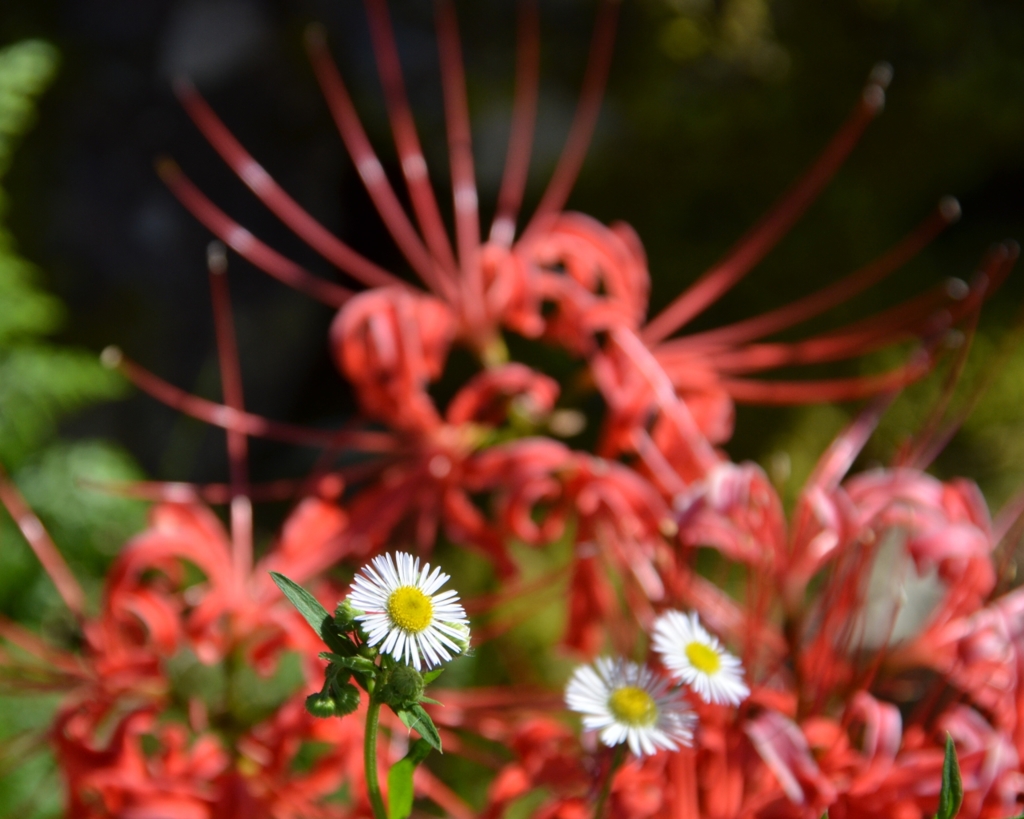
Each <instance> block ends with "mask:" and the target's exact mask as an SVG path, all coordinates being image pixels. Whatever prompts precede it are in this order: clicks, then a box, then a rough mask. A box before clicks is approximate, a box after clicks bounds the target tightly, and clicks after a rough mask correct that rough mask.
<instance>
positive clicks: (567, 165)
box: [523, 0, 619, 235]
mask: <svg viewBox="0 0 1024 819" xmlns="http://www.w3.org/2000/svg"><path fill="white" fill-rule="evenodd" d="M618 17H619V3H618V2H617V0H605V2H604V3H603V4H602V5H601V9H600V11H599V12H598V17H597V21H596V22H595V24H594V34H593V37H592V39H591V41H590V56H589V57H588V59H587V67H586V70H585V73H584V76H583V88H582V90H581V91H580V101H579V104H578V105H577V106H576V114H575V116H574V117H573V121H572V125H571V126H570V128H569V136H568V137H567V138H566V140H565V147H564V148H563V149H562V155H561V156H560V157H559V158H558V164H557V165H556V166H555V172H554V173H553V174H552V175H551V181H550V182H549V183H548V187H547V189H546V190H545V191H544V195H543V196H542V197H541V200H540V204H539V205H538V206H537V210H536V212H535V213H534V214H533V218H532V219H530V223H529V224H528V225H527V227H526V230H524V231H523V233H524V235H525V234H526V233H529V232H530V231H531V230H533V229H534V228H535V227H536V226H537V225H538V224H540V223H542V222H543V221H544V220H545V219H547V218H548V217H549V216H551V215H552V214H555V213H557V212H558V211H560V210H562V208H563V207H565V203H566V201H567V200H568V198H569V193H570V192H571V191H572V186H573V185H575V184H576V177H577V176H579V172H580V168H581V167H583V158H584V157H585V156H586V153H587V148H589V147H590V140H591V137H593V135H594V126H596V125H597V116H598V114H599V113H600V112H601V98H602V97H603V96H604V87H605V83H606V82H607V80H608V69H609V68H610V67H611V63H612V51H613V50H614V45H615V25H616V22H617V21H618Z"/></svg>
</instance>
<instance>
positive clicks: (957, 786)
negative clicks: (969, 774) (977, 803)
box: [935, 734, 964, 819]
mask: <svg viewBox="0 0 1024 819" xmlns="http://www.w3.org/2000/svg"><path fill="white" fill-rule="evenodd" d="M963 801H964V785H963V782H962V781H961V780H960V763H959V762H957V758H956V748H954V747H953V738H952V737H951V736H950V735H949V734H946V758H945V759H944V760H943V762H942V787H941V788H940V789H939V810H938V812H937V813H936V814H935V819H953V817H954V816H956V815H957V814H958V813H959V812H960V803H961V802H963Z"/></svg>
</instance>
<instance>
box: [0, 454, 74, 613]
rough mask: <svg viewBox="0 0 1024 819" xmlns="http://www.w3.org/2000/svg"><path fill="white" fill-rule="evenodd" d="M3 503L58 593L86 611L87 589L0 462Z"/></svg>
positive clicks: (0, 489)
mask: <svg viewBox="0 0 1024 819" xmlns="http://www.w3.org/2000/svg"><path fill="white" fill-rule="evenodd" d="M0 503H3V505H4V506H5V507H6V508H7V511H8V512H9V513H10V515H11V517H12V518H13V519H14V522H15V524H17V526H18V528H19V529H20V530H21V534H22V535H23V536H24V538H25V540H27V541H28V545H29V546H30V547H31V548H32V551H33V552H35V555H36V558H38V560H39V562H40V563H41V564H42V566H43V570H44V571H45V572H46V573H47V574H48V575H49V576H50V580H52V581H53V585H54V586H56V587H57V593H58V594H59V595H60V597H61V600H63V601H64V605H66V606H67V607H68V609H69V610H70V611H71V613H72V614H74V615H76V616H78V617H81V616H82V614H83V613H84V611H85V593H84V592H83V591H82V587H81V586H80V585H79V584H78V580H76V579H75V576H74V575H73V574H72V573H71V569H70V568H68V564H67V563H66V562H65V560H64V556H63V555H61V553H60V550H58V549H57V546H56V544H54V542H53V541H52V540H51V539H50V535H49V534H48V533H47V531H46V528H45V527H44V526H43V524H42V522H41V521H40V520H39V518H37V517H36V515H35V513H34V512H33V511H32V510H31V509H30V508H29V505H28V504H27V503H25V499H24V498H23V497H22V496H21V493H20V492H19V491H18V489H17V487H16V486H15V485H14V482H13V481H12V480H11V479H10V478H8V477H7V472H6V471H5V470H4V468H3V466H0Z"/></svg>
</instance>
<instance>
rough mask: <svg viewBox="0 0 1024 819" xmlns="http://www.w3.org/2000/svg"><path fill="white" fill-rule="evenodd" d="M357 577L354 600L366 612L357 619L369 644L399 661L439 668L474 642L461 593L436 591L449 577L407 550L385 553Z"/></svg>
mask: <svg viewBox="0 0 1024 819" xmlns="http://www.w3.org/2000/svg"><path fill="white" fill-rule="evenodd" d="M371 563H372V565H369V566H364V567H363V568H362V570H361V571H360V573H359V574H357V575H356V576H355V579H354V580H353V581H352V591H351V593H350V594H349V596H348V601H349V603H350V604H351V605H352V607H353V608H355V609H358V610H360V611H361V612H363V613H362V614H359V615H358V616H357V617H356V620H358V621H359V622H360V623H362V625H363V628H364V629H365V630H366V633H367V644H368V645H371V646H375V645H377V644H380V651H381V653H383V654H389V655H391V656H392V657H394V658H395V659H396V660H398V661H399V662H402V663H405V664H406V665H411V666H412V667H413V668H415V669H416V670H417V671H418V670H420V668H421V667H424V666H425V667H426V668H433V667H434V666H437V665H441V663H443V662H447V661H448V660H451V658H452V655H454V654H461V653H462V652H463V651H465V649H466V646H467V644H468V642H469V624H468V621H467V620H466V611H465V609H463V608H462V604H461V603H459V595H458V592H455V591H451V590H449V591H446V592H441V593H440V594H434V592H436V591H437V590H438V589H439V588H440V587H441V586H443V585H444V584H445V583H446V582H447V581H448V578H449V575H446V574H445V573H444V572H442V571H441V569H440V568H436V569H434V571H433V573H431V571H430V564H429V563H428V564H426V565H425V566H424V567H423V569H422V570H421V569H420V560H419V558H418V557H413V556H412V555H410V554H406V553H405V552H396V553H395V556H394V558H392V556H391V555H380V556H379V557H375V558H374V559H373V560H372V561H371Z"/></svg>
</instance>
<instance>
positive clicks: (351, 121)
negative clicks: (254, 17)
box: [306, 27, 451, 298]
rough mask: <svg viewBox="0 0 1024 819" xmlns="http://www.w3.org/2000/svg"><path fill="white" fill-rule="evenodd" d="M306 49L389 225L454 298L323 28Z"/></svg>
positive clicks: (432, 282)
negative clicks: (355, 102)
mask: <svg viewBox="0 0 1024 819" xmlns="http://www.w3.org/2000/svg"><path fill="white" fill-rule="evenodd" d="M306 49H307V52H308V53H309V60H310V63H311V64H312V65H313V72H314V73H315V74H316V78H317V82H318V83H320V90H321V91H322V92H323V95H324V99H325V100H327V107H328V108H329V109H330V111H331V116H332V117H333V118H334V124H335V125H336V126H337V128H338V133H339V134H341V139H342V141H343V142H344V143H345V148H346V150H347V151H348V153H349V156H351V157H352V162H353V163H354V164H355V166H356V172H357V173H358V174H359V178H360V179H362V180H363V185H364V186H365V187H366V191H367V193H369V194H370V198H371V199H372V200H373V205H374V207H375V208H376V209H377V213H379V214H380V218H381V219H382V220H383V222H384V225H385V227H387V229H388V232H389V233H390V234H391V237H392V238H393V239H394V240H395V244H396V245H398V249H399V250H400V251H401V252H402V255H403V256H405V258H406V260H407V261H408V262H409V264H410V265H411V266H412V269H413V270H415V271H416V274H417V275H418V276H419V277H420V278H421V279H422V280H423V282H424V283H425V284H426V285H427V286H428V287H429V288H430V289H431V290H433V291H434V292H435V293H437V294H439V295H445V296H447V297H449V298H450V297H451V287H450V284H449V282H448V281H447V278H446V276H445V275H443V274H442V271H440V270H438V269H437V264H436V263H435V261H434V259H433V258H431V255H430V252H429V251H428V250H427V248H426V246H425V245H424V244H423V242H422V240H421V239H420V237H419V234H417V233H416V228H414V227H413V225H412V222H410V221H409V217H408V216H406V214H405V210H404V209H403V207H402V204H401V202H399V201H398V196H397V195H396V194H395V191H394V188H392V187H391V183H390V182H389V181H388V178H387V174H385V173H384V166H383V165H381V163H380V159H378V158H377V153H376V152H375V151H374V150H373V145H372V144H371V143H370V140H369V137H367V136H366V131H365V130H364V129H363V124H362V122H361V121H360V119H359V114H357V113H356V109H355V106H354V105H353V104H352V98H351V97H350V96H349V93H348V89H347V88H346V87H345V82H344V80H342V78H341V74H340V73H339V72H338V67H337V66H336V65H335V64H334V60H333V59H331V55H330V54H329V53H328V51H327V45H326V43H325V41H324V36H323V32H322V31H321V30H320V29H319V28H317V27H312V28H310V29H309V30H308V31H307V33H306ZM449 275H450V274H449ZM403 284H404V283H403Z"/></svg>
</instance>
